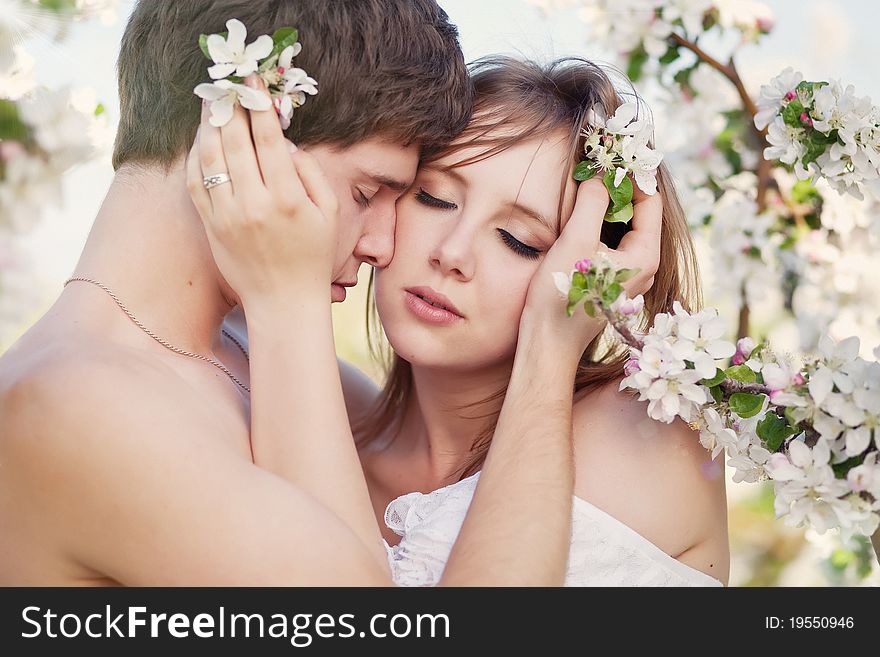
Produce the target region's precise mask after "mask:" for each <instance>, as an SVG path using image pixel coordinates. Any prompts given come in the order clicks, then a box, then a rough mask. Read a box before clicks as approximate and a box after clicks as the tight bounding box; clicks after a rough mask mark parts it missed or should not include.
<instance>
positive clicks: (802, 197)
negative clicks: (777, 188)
mask: <svg viewBox="0 0 880 657" xmlns="http://www.w3.org/2000/svg"><path fill="white" fill-rule="evenodd" d="M791 200H792V201H794V202H795V203H816V202H818V201H821V200H822V195H821V194H820V193H819V190H817V189H816V187H815V186H814V185H813V183H811V182H810V181H809V180H798V181H797V182H796V183H795V184H794V186H793V187H792V188H791Z"/></svg>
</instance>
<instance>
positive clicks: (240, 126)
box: [220, 103, 265, 198]
mask: <svg viewBox="0 0 880 657" xmlns="http://www.w3.org/2000/svg"><path fill="white" fill-rule="evenodd" d="M220 137H221V142H222V147H223V154H224V155H225V157H226V164H227V165H228V166H229V175H230V177H231V178H232V180H233V181H234V182H235V192H236V194H238V195H241V196H242V197H243V198H255V197H256V196H257V195H259V194H261V193H263V192H264V189H265V187H264V185H263V177H262V175H261V173H260V165H259V164H258V163H257V154H256V152H255V150H254V142H253V140H252V139H251V123H250V119H249V118H248V111H247V110H246V109H244V108H243V107H242V106H241V105H240V104H239V103H236V104H235V107H234V108H233V111H232V119H230V121H229V122H228V123H227V124H226V125H224V126H223V127H222V128H220Z"/></svg>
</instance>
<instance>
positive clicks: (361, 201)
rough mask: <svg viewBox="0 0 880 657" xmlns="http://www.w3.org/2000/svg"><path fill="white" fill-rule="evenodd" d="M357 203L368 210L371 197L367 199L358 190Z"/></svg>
mask: <svg viewBox="0 0 880 657" xmlns="http://www.w3.org/2000/svg"><path fill="white" fill-rule="evenodd" d="M356 191H357V198H356V199H355V201H357V203H358V205H360V206H361V207H362V208H364V209H369V207H370V203H372V201H373V199H372V198H371V197H367V195H366V194H364V193H363V192H362V191H361V190H360V189H357V190H356Z"/></svg>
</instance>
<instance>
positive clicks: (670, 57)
mask: <svg viewBox="0 0 880 657" xmlns="http://www.w3.org/2000/svg"><path fill="white" fill-rule="evenodd" d="M679 54H680V53H679V52H678V46H669V48H668V50H667V51H666V52H665V53H663V56H662V57H661V58H660V63H661V64H664V65H667V66H668V65H669V64H671V63H672V62H674V61H675V60H676V59H678V56H679Z"/></svg>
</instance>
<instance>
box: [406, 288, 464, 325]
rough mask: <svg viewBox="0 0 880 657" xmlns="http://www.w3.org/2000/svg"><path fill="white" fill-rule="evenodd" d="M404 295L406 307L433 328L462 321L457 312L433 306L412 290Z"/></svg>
mask: <svg viewBox="0 0 880 657" xmlns="http://www.w3.org/2000/svg"><path fill="white" fill-rule="evenodd" d="M404 294H405V298H404V302H405V304H406V307H407V308H408V309H409V310H410V312H411V313H413V314H414V315H415V316H416V317H418V318H419V319H421V320H422V321H424V322H427V323H429V324H434V325H435V326H448V325H450V324H454V323H455V322H458V321H460V320H462V319H464V318H463V317H462V316H461V315H459V314H458V313H457V312H453V311H452V310H447V309H446V308H442V307H439V306H435V305H433V304H432V303H431V302H430V301H429V300H427V299H430V297H428V298H427V299H425V298H422V296H421V295H419V294H417V293H415V292H414V291H412V290H405V291H404Z"/></svg>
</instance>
